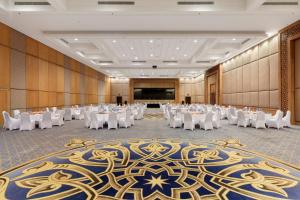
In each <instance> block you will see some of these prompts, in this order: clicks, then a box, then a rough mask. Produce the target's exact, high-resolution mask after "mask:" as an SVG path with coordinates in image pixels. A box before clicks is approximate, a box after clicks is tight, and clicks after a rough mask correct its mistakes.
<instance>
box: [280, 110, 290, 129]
mask: <svg viewBox="0 0 300 200" xmlns="http://www.w3.org/2000/svg"><path fill="white" fill-rule="evenodd" d="M282 126H283V127H288V128H290V127H291V111H289V110H288V111H287V112H286V114H285V116H284V117H283V118H282Z"/></svg>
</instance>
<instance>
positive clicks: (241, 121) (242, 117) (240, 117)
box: [237, 110, 250, 128]
mask: <svg viewBox="0 0 300 200" xmlns="http://www.w3.org/2000/svg"><path fill="white" fill-rule="evenodd" d="M249 124H250V120H249V118H248V117H247V116H246V114H245V112H244V111H242V110H239V111H238V112H237V127H239V126H242V127H245V128H246V127H247V126H249Z"/></svg>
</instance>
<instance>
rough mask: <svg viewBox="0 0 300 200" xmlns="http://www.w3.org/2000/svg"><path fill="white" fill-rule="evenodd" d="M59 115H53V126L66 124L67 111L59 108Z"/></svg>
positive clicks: (57, 112)
mask: <svg viewBox="0 0 300 200" xmlns="http://www.w3.org/2000/svg"><path fill="white" fill-rule="evenodd" d="M56 114H57V115H54V116H52V117H51V118H52V125H53V126H62V125H64V115H65V111H64V110H57V111H56Z"/></svg>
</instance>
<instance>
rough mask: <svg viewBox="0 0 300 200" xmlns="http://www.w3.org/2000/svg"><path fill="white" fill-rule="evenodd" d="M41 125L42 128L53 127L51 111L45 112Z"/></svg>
mask: <svg viewBox="0 0 300 200" xmlns="http://www.w3.org/2000/svg"><path fill="white" fill-rule="evenodd" d="M39 127H40V129H45V128H52V120H51V113H50V112H44V113H43V116H42V120H41V121H39Z"/></svg>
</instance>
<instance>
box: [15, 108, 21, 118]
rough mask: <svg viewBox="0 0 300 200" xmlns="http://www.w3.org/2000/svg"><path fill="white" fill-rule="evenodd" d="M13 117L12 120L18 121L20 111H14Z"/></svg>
mask: <svg viewBox="0 0 300 200" xmlns="http://www.w3.org/2000/svg"><path fill="white" fill-rule="evenodd" d="M13 115H14V118H16V119H19V118H20V117H21V112H20V110H14V111H13Z"/></svg>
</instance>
